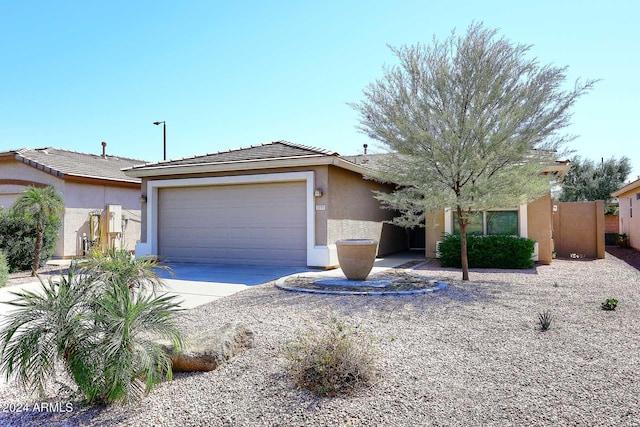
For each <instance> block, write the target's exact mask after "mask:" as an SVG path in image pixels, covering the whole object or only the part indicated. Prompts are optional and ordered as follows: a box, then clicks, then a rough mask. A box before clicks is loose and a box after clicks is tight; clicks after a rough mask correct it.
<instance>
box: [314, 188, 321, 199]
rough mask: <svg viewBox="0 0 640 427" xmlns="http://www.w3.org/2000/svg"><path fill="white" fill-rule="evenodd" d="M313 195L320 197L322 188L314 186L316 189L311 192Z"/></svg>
mask: <svg viewBox="0 0 640 427" xmlns="http://www.w3.org/2000/svg"><path fill="white" fill-rule="evenodd" d="M313 195H314V196H316V197H322V189H321V188H316V191H314V192H313Z"/></svg>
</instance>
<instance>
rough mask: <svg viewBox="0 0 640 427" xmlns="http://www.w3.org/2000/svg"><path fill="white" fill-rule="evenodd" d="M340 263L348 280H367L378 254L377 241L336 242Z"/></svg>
mask: <svg viewBox="0 0 640 427" xmlns="http://www.w3.org/2000/svg"><path fill="white" fill-rule="evenodd" d="M336 248H337V250H338V263H340V268H341V269H342V272H343V273H344V275H345V276H347V279H349V280H365V279H366V278H367V276H368V275H369V273H370V272H371V269H372V268H373V263H374V262H375V261H376V254H377V253H378V241H377V240H375V239H345V240H338V241H337V242H336Z"/></svg>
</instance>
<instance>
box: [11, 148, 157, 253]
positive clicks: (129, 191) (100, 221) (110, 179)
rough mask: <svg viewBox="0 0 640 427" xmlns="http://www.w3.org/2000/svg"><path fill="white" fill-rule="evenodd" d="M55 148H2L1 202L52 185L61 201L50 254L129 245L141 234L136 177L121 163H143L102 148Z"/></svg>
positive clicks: (126, 246) (131, 245)
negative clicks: (57, 234)
mask: <svg viewBox="0 0 640 427" xmlns="http://www.w3.org/2000/svg"><path fill="white" fill-rule="evenodd" d="M106 146H107V144H106V143H105V142H103V143H102V154H101V155H100V154H86V153H78V152H75V151H68V150H61V149H57V148H52V147H47V148H37V149H29V148H22V149H18V150H8V151H3V152H0V206H1V207H3V208H8V207H10V206H11V205H12V204H13V202H14V201H15V199H16V198H17V197H19V196H20V193H22V192H23V191H24V190H25V189H26V188H27V187H28V186H36V187H44V186H48V185H52V186H54V187H55V188H56V189H57V190H58V191H59V192H60V194H61V195H62V198H63V200H64V204H65V211H64V218H62V228H61V230H60V239H59V240H58V242H57V245H56V247H55V252H54V257H56V258H73V257H76V256H82V255H84V254H85V252H86V251H88V250H90V249H91V248H93V247H95V246H96V245H100V246H102V247H103V248H104V247H116V248H126V249H131V250H133V249H134V248H135V244H136V243H137V242H138V241H139V240H140V182H141V181H140V179H139V178H134V177H130V176H127V175H125V174H124V172H122V169H123V168H126V167H130V166H132V165H136V164H142V163H145V161H144V160H135V159H127V158H122V157H118V156H112V155H108V154H107V153H106Z"/></svg>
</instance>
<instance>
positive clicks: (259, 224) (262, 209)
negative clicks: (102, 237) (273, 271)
mask: <svg viewBox="0 0 640 427" xmlns="http://www.w3.org/2000/svg"><path fill="white" fill-rule="evenodd" d="M158 198H159V199H158V251H159V255H160V256H161V257H162V258H163V259H165V260H167V261H172V262H198V263H221V264H252V265H288V266H291V265H306V261H307V256H306V254H307V251H306V235H307V226H306V208H305V206H306V191H305V184H304V183H298V182H295V183H289V182H287V183H270V184H247V185H216V186H209V187H184V188H164V189H160V190H159V196H158Z"/></svg>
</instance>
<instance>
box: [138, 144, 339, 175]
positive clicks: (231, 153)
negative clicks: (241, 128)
mask: <svg viewBox="0 0 640 427" xmlns="http://www.w3.org/2000/svg"><path fill="white" fill-rule="evenodd" d="M318 155H322V156H337V155H338V153H335V152H333V151H328V150H324V149H321V148H315V147H308V146H306V145H300V144H294V143H291V142H288V141H274V142H270V143H267V144H260V145H252V146H250V147H245V148H238V149H235V150H228V151H219V152H217V153H210V154H203V155H199V156H193V157H185V158H182V159H174V160H166V161H162V162H157V163H148V164H145V165H140V166H135V167H133V168H132V169H141V168H144V167H145V166H165V165H166V166H185V165H198V164H212V163H229V162H243V161H251V160H268V159H282V158H291V157H305V156H318Z"/></svg>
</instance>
